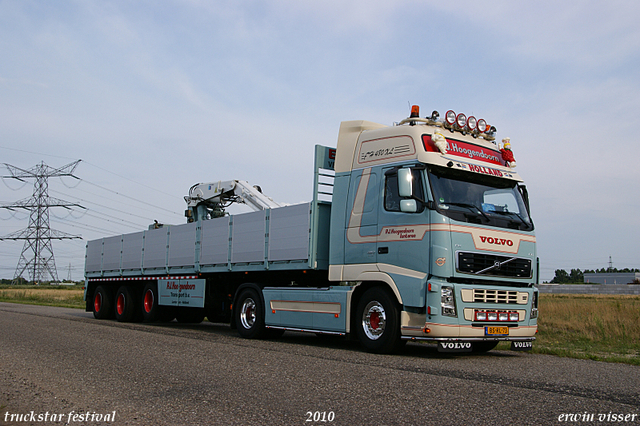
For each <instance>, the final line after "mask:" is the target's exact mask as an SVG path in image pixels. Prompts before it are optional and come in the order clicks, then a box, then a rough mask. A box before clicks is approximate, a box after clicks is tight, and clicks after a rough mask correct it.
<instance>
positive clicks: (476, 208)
mask: <svg viewBox="0 0 640 426" xmlns="http://www.w3.org/2000/svg"><path fill="white" fill-rule="evenodd" d="M442 204H448V205H450V206H460V207H466V208H468V209H472V210H475V211H477V212H478V213H480V214H481V215H482V216H484V218H485V219H487V222H490V221H491V219H490V218H489V216H487V214H486V213H485V212H483V211H482V210H481V209H479V208H478V206H476V205H475V204H470V203H442Z"/></svg>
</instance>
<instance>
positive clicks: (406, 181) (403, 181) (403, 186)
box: [398, 169, 413, 211]
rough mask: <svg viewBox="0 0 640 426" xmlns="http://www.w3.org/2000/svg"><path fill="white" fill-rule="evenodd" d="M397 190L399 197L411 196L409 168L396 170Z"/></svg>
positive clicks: (411, 185) (411, 183)
mask: <svg viewBox="0 0 640 426" xmlns="http://www.w3.org/2000/svg"><path fill="white" fill-rule="evenodd" d="M398 192H399V193H400V196H401V197H413V174H412V173H411V169H400V170H398ZM403 211H404V210H403Z"/></svg>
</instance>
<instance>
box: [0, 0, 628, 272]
mask: <svg viewBox="0 0 640 426" xmlns="http://www.w3.org/2000/svg"><path fill="white" fill-rule="evenodd" d="M639 19H640V3H637V2H630V1H608V2H602V1H581V0H576V1H572V2H557V1H555V0H553V1H546V0H542V1H536V2H523V1H516V2H514V1H510V0H504V1H501V0H494V1H452V2H442V1H438V2H436V1H427V0H417V1H414V0H403V1H395V2H390V1H388V0H384V1H378V0H367V1H364V0H362V1H361V0H358V1H348V0H339V1H338V0H335V1H334V0H325V1H321V2H318V1H313V2H312V1H303V0H272V1H251V0H249V1H237V0H229V1H205V0H164V1H155V0H154V1H142V0H141V1H129V0H122V1H114V0H100V1H92V0H82V1H73V0H68V1H65V0H63V1H56V2H51V1H44V0H43V1H31V0H0V57H1V58H2V60H0V176H9V175H10V172H9V170H8V169H7V168H6V167H5V166H4V165H3V164H2V163H6V164H9V165H12V166H15V167H18V168H21V169H25V170H28V169H31V168H32V167H34V166H35V165H37V164H40V163H41V162H44V163H46V164H47V165H49V166H50V167H52V168H59V167H62V166H64V165H66V164H69V163H71V162H73V161H76V160H78V159H81V160H82V161H81V162H80V163H79V164H78V166H77V167H76V169H75V170H74V172H73V174H74V176H75V177H76V178H77V179H76V178H73V177H58V178H51V179H49V196H51V197H55V198H58V199H62V200H65V201H68V202H69V203H76V204H80V205H82V206H83V207H85V208H84V209H81V208H78V207H73V208H71V209H64V208H51V209H50V225H51V228H53V229H55V230H59V231H62V232H66V233H69V234H73V235H77V236H81V237H82V239H74V240H63V241H53V242H52V243H53V249H54V253H55V260H56V265H57V268H58V275H59V277H60V278H61V279H64V278H67V277H69V276H71V278H72V279H74V280H79V279H81V278H82V274H83V267H84V247H85V244H86V241H87V240H93V239H97V238H100V237H103V236H110V235H117V234H122V233H128V232H135V231H139V230H142V229H146V228H147V226H148V225H149V224H150V223H153V220H158V221H159V222H162V223H168V224H179V223H183V222H184V221H185V219H184V210H185V207H186V205H185V202H184V200H183V196H185V195H187V193H188V190H189V188H190V187H191V186H192V185H193V184H195V183H198V182H211V181H218V180H229V179H241V180H247V181H249V182H251V183H252V184H259V185H260V186H261V187H262V189H263V190H264V192H265V193H266V194H267V195H269V196H271V197H272V198H273V199H274V200H276V201H279V202H283V203H289V204H294V203H299V202H305V201H309V200H310V199H311V197H312V185H313V172H312V168H313V152H314V145H316V144H321V145H326V146H335V144H336V140H337V135H338V129H339V126H340V122H341V121H346V120H369V121H374V122H378V123H382V124H386V125H392V124H393V123H394V122H398V121H400V120H402V119H403V118H406V117H407V116H408V114H409V110H410V107H409V106H410V105H412V104H416V105H419V106H420V107H421V111H422V115H426V114H428V113H429V112H430V111H432V110H438V111H440V114H441V115H444V112H446V111H447V110H449V109H453V110H454V111H456V112H464V113H466V114H467V115H474V116H476V117H477V118H485V119H486V120H487V121H488V122H489V123H490V124H492V125H494V126H495V127H496V128H497V129H498V133H497V137H498V139H502V138H503V137H510V138H511V145H512V150H513V152H514V155H515V158H516V160H517V171H518V172H519V173H520V175H521V176H522V177H523V178H524V180H525V182H526V184H527V187H528V189H529V196H530V200H531V210H532V212H531V213H532V218H533V220H534V223H535V226H536V236H537V241H538V255H539V257H540V268H541V274H540V275H541V280H543V281H548V280H551V279H552V278H553V277H554V271H555V270H556V269H565V270H567V271H569V270H571V269H573V268H580V269H583V270H584V269H598V268H603V267H607V266H608V264H609V257H610V256H611V260H612V262H613V266H614V267H617V268H625V267H628V268H640V244H639V243H640V223H639V222H638V216H639V215H638V212H639V211H640V166H639V160H638V159H639V158H640V143H638V139H639V138H638V132H640V129H639V128H638V123H639V118H638V117H639V116H640V96H638V94H639V93H640V73H639V72H638V69H640V26H638V25H637V22H638V20H639ZM2 182H3V183H2V184H0V205H11V204H13V203H15V202H16V201H17V200H22V199H25V198H29V197H31V195H32V192H33V179H31V180H26V181H25V182H20V181H17V180H15V179H6V178H4V179H2ZM27 225H28V213H26V212H23V211H10V210H6V209H0V236H4V235H7V234H10V233H13V232H16V231H19V230H21V229H24V228H26V227H27ZM23 243H24V242H23V241H16V242H13V241H0V278H13V274H14V272H15V269H16V265H17V263H18V258H19V256H20V252H21V250H22V248H23Z"/></svg>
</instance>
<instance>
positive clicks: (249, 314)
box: [234, 288, 265, 339]
mask: <svg viewBox="0 0 640 426" xmlns="http://www.w3.org/2000/svg"><path fill="white" fill-rule="evenodd" d="M236 306H237V308H236V309H235V313H234V315H235V320H236V327H237V328H238V334H240V336H242V337H244V338H245V339H256V338H260V337H263V335H264V334H265V327H264V308H263V307H262V304H261V299H260V296H259V295H258V293H257V292H256V291H255V290H254V289H251V288H247V289H245V290H243V291H242V293H240V297H238V301H237V302H236Z"/></svg>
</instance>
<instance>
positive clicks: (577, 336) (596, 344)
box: [498, 294, 640, 365]
mask: <svg viewBox="0 0 640 426" xmlns="http://www.w3.org/2000/svg"><path fill="white" fill-rule="evenodd" d="M539 308H540V317H539V318H538V334H537V335H536V341H535V342H534V344H533V352H534V353H540V354H550V355H557V356H563V357H571V358H580V359H592V360H596V361H607V362H621V363H625V364H633V365H640V296H627V295H576V294H541V295H540V302H539ZM498 348H499V349H508V344H506V343H501V344H500V346H499V347H498Z"/></svg>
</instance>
